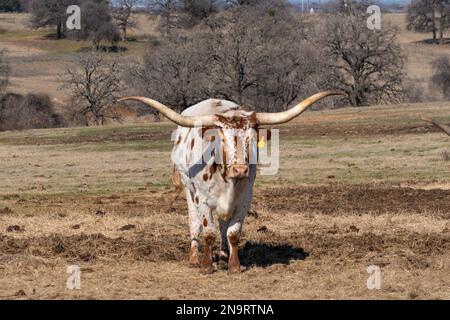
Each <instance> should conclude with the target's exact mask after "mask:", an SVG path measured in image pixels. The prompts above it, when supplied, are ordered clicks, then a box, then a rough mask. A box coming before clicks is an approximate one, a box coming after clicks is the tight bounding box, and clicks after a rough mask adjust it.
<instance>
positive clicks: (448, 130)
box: [422, 117, 450, 136]
mask: <svg viewBox="0 0 450 320" xmlns="http://www.w3.org/2000/svg"><path fill="white" fill-rule="evenodd" d="M422 120H423V121H426V122H428V123H431V124H432V125H435V126H436V127H438V128H439V129H441V130H442V131H444V132H445V133H446V134H447V135H449V136H450V127H449V126H447V125H445V124H442V123H439V122H437V121H436V120H434V119H431V118H428V117H422Z"/></svg>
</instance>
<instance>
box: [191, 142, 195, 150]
mask: <svg viewBox="0 0 450 320" xmlns="http://www.w3.org/2000/svg"><path fill="white" fill-rule="evenodd" d="M194 145H195V139H192V141H191V150H192V149H194Z"/></svg>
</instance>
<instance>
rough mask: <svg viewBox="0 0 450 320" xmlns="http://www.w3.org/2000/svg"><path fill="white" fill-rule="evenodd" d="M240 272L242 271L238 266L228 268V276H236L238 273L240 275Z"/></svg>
mask: <svg viewBox="0 0 450 320" xmlns="http://www.w3.org/2000/svg"><path fill="white" fill-rule="evenodd" d="M244 270H245V269H244ZM242 271H243V269H242V268H241V267H240V266H236V267H230V268H228V274H238V273H241V272H242Z"/></svg>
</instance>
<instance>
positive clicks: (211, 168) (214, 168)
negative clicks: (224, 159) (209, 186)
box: [209, 163, 217, 177]
mask: <svg viewBox="0 0 450 320" xmlns="http://www.w3.org/2000/svg"><path fill="white" fill-rule="evenodd" d="M216 171H217V164H216V163H213V164H212V165H211V166H210V167H209V173H210V174H211V177H212V175H213V174H214V173H216Z"/></svg>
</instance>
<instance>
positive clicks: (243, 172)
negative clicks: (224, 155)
mask: <svg viewBox="0 0 450 320" xmlns="http://www.w3.org/2000/svg"><path fill="white" fill-rule="evenodd" d="M229 177H230V178H238V179H239V178H246V177H248V165H245V164H235V165H233V166H231V168H230V171H229Z"/></svg>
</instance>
